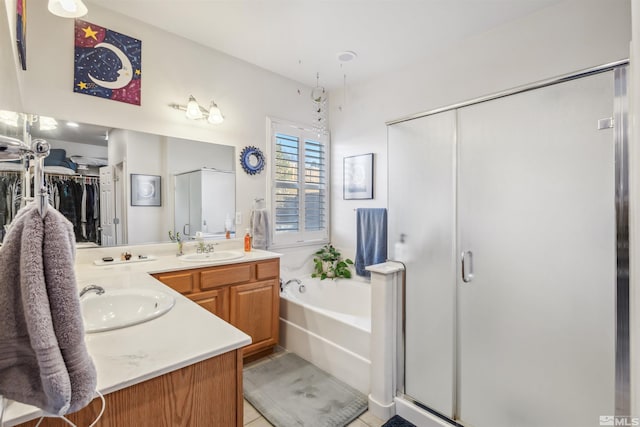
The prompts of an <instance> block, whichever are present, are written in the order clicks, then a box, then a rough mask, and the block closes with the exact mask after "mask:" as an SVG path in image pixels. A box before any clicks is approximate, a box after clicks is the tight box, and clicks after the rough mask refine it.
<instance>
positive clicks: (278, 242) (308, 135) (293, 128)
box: [266, 117, 331, 248]
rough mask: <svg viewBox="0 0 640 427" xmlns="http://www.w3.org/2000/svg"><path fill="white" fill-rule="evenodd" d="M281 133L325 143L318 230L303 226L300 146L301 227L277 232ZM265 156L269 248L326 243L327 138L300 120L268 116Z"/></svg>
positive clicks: (303, 201) (329, 199)
mask: <svg viewBox="0 0 640 427" xmlns="http://www.w3.org/2000/svg"><path fill="white" fill-rule="evenodd" d="M277 133H284V134H287V135H291V136H297V137H298V139H299V141H301V142H303V143H304V140H305V139H311V140H313V141H318V142H320V143H322V144H323V145H324V156H325V170H324V173H325V189H324V190H325V200H324V208H325V227H324V228H323V229H321V230H317V231H306V230H305V229H304V227H305V222H304V221H305V200H304V185H303V184H304V176H305V174H304V170H305V168H304V160H305V158H304V146H303V148H302V149H300V148H299V151H300V152H301V153H303V155H302V156H300V157H299V159H298V166H299V170H300V171H301V173H300V176H299V179H298V184H299V185H300V187H299V188H300V189H301V190H302V191H301V193H300V195H299V199H300V206H299V208H300V211H299V213H298V219H299V224H300V225H301V230H299V231H295V232H276V223H275V221H276V203H275V201H276V197H275V195H276V189H277V187H276V185H275V182H276V156H275V153H276V151H277V149H276V134H277ZM267 140H268V142H267V155H268V162H267V163H268V166H269V179H268V180H267V191H266V194H267V202H268V206H269V213H270V216H271V218H272V220H271V224H272V227H271V236H270V241H271V244H270V246H269V248H287V247H299V246H307V245H321V244H325V243H329V236H330V226H331V224H330V223H331V207H330V203H331V197H330V189H331V170H330V168H331V162H330V160H331V152H330V148H331V144H330V137H329V136H328V135H327V136H318V134H317V132H314V131H313V130H311V126H308V125H302V124H299V123H294V122H291V121H289V120H283V119H276V118H271V117H267Z"/></svg>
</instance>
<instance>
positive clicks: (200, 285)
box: [153, 258, 280, 359]
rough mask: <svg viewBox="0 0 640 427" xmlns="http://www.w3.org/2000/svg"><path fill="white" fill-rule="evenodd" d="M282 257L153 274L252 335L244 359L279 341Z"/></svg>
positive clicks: (269, 347)
mask: <svg viewBox="0 0 640 427" xmlns="http://www.w3.org/2000/svg"><path fill="white" fill-rule="evenodd" d="M279 276H280V259H279V258H276V259H269V260H265V261H255V262H243V263H239V264H233V265H223V266H213V267H202V268H192V269H187V270H179V271H172V272H165V273H156V274H154V275H153V277H155V278H156V279H158V280H159V281H161V282H162V283H164V284H165V285H167V286H169V287H171V288H172V289H174V290H176V291H178V292H180V293H182V294H184V295H186V296H187V297H188V298H189V299H191V300H192V301H195V302H197V303H198V304H200V305H201V306H202V307H204V308H206V309H207V310H209V311H210V312H212V313H213V314H215V315H216V316H218V317H220V318H221V319H223V320H225V321H227V322H229V323H231V324H232V325H233V326H235V327H236V328H238V329H240V330H241V331H243V332H244V333H246V334H248V335H249V336H251V344H250V345H248V346H246V347H244V348H243V349H242V353H243V356H244V357H245V359H252V358H257V357H260V356H261V355H262V354H265V353H269V352H271V351H272V350H273V347H275V345H276V344H278V329H279V328H278V313H279V307H280V288H279V283H278V282H279Z"/></svg>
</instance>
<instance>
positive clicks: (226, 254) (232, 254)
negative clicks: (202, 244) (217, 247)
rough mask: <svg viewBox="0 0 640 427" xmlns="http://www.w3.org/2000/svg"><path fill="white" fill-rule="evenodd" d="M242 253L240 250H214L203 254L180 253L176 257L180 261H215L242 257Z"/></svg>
mask: <svg viewBox="0 0 640 427" xmlns="http://www.w3.org/2000/svg"><path fill="white" fill-rule="evenodd" d="M243 256H244V253H242V252H240V251H215V252H209V253H205V254H187V255H182V256H181V257H179V258H178V259H180V260H181V261H189V262H204V261H209V262H215V261H229V260H232V259H238V258H242V257H243Z"/></svg>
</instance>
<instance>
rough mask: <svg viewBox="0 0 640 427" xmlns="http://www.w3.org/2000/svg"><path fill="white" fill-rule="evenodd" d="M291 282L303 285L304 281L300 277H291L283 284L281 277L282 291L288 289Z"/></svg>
mask: <svg viewBox="0 0 640 427" xmlns="http://www.w3.org/2000/svg"><path fill="white" fill-rule="evenodd" d="M289 283H297V284H298V285H301V284H302V281H301V280H300V279H289V280H287V281H286V282H284V284H283V282H282V279H280V291H281V292H284V290H285V289H287V286H289Z"/></svg>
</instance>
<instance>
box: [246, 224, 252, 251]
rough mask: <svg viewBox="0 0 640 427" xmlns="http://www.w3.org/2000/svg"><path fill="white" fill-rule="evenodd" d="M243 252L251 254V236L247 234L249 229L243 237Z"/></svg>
mask: <svg viewBox="0 0 640 427" xmlns="http://www.w3.org/2000/svg"><path fill="white" fill-rule="evenodd" d="M244 251H245V252H251V234H249V229H248V228H247V229H246V234H245V235H244Z"/></svg>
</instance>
